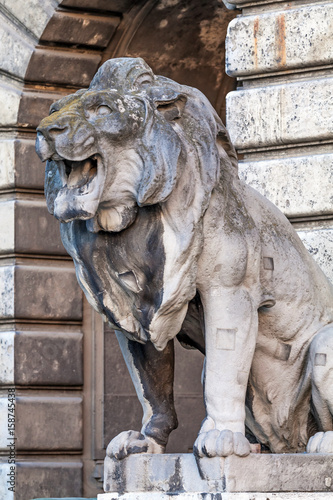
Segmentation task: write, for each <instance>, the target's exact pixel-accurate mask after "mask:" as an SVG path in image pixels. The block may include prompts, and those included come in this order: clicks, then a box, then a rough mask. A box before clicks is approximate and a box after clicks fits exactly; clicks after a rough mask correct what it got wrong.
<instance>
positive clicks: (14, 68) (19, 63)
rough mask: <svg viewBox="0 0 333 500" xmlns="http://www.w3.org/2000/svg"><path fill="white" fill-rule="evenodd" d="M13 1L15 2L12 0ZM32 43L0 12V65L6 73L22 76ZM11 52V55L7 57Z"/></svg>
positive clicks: (30, 53) (30, 52) (31, 49)
mask: <svg viewBox="0 0 333 500" xmlns="http://www.w3.org/2000/svg"><path fill="white" fill-rule="evenodd" d="M12 3H15V2H12ZM33 49H34V47H33V44H32V43H31V40H29V38H27V37H25V33H24V32H23V33H22V32H20V30H19V29H18V28H17V27H16V26H15V25H11V24H10V22H9V21H8V19H7V18H4V17H3V16H2V14H1V13H0V67H1V69H2V70H3V71H5V72H6V73H9V74H11V75H14V76H15V77H17V78H21V79H23V78H24V75H25V70H26V67H27V65H28V63H29V60H30V57H31V55H32V53H33ZM8 53H11V57H8Z"/></svg>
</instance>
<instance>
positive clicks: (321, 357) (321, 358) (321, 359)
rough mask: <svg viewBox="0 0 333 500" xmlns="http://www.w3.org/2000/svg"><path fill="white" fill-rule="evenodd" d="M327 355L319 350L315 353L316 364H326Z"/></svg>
mask: <svg viewBox="0 0 333 500" xmlns="http://www.w3.org/2000/svg"><path fill="white" fill-rule="evenodd" d="M326 363H327V356H326V354H324V353H321V352H317V354H316V355H315V366H326Z"/></svg>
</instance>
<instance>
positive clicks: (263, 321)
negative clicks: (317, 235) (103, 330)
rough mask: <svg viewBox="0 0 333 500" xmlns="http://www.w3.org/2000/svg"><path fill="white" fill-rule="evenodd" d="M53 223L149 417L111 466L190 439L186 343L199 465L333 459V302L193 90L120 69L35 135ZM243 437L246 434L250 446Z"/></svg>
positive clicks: (104, 70)
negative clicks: (184, 397) (315, 456)
mask: <svg viewBox="0 0 333 500" xmlns="http://www.w3.org/2000/svg"><path fill="white" fill-rule="evenodd" d="M37 152H38V154H39V156H40V158H41V159H42V160H43V161H45V160H47V164H46V182H45V192H46V198H47V204H48V209H49V211H50V212H51V213H53V214H54V215H55V217H57V219H59V221H60V222H61V234H62V240H63V243H64V245H65V247H66V249H67V251H68V252H69V254H70V255H71V256H72V258H73V260H74V263H75V268H76V274H77V279H78V281H79V283H80V286H81V287H82V289H83V290H84V292H85V294H86V296H87V298H88V300H89V302H90V303H91V304H92V306H93V307H94V308H95V309H96V310H97V311H99V312H100V313H101V314H102V315H103V316H104V317H105V319H106V320H107V321H108V322H109V323H110V324H111V325H112V326H113V328H114V329H115V330H116V335H117V338H118V341H119V344H120V347H121V350H122V353H123V355H124V358H125V361H126V363H127V366H128V369H129V372H130V374H131V377H132V379H133V383H134V386H135V388H136V391H137V395H138V398H139V400H140V402H141V404H142V407H143V420H142V429H141V431H140V432H136V431H133V430H130V431H125V432H122V433H121V434H119V435H118V436H117V437H115V438H114V439H113V440H112V441H111V443H110V444H109V446H108V449H107V454H108V455H109V456H111V457H116V458H123V457H125V456H126V455H128V454H131V453H138V452H152V453H160V452H163V451H164V450H165V446H166V443H167V440H168V436H169V434H170V432H171V431H172V430H173V429H174V428H176V426H177V417H176V413H175V408H174V401H173V371H174V355H173V339H174V338H175V337H177V339H178V340H179V341H180V342H181V343H182V344H183V345H184V346H185V347H188V348H196V349H199V350H200V351H202V352H203V353H205V356H206V358H205V366H204V376H203V380H204V399H205V405H206V418H205V420H204V421H203V423H202V426H201V429H200V433H199V435H198V438H197V440H196V442H195V444H194V452H195V454H196V455H197V456H198V457H202V456H208V457H214V456H223V457H224V456H228V455H231V454H236V455H239V456H246V455H248V454H249V453H250V444H249V440H248V437H249V438H251V439H252V440H253V439H254V438H255V439H256V440H257V442H259V443H261V444H262V445H265V446H266V447H268V448H269V449H270V450H271V451H272V452H279V453H280V452H283V453H284V452H301V451H304V450H305V449H306V447H307V450H308V451H309V452H329V453H332V452H333V432H332V412H333V290H332V286H331V285H330V283H329V282H328V280H327V279H326V277H325V276H324V274H323V273H322V272H321V270H320V269H319V268H318V266H317V265H316V264H315V262H314V261H313V260H312V258H311V257H310V255H309V254H308V252H307V251H306V250H305V248H304V247H303V245H302V243H301V241H300V239H299V238H298V236H297V234H296V233H295V231H294V230H293V228H292V227H291V225H290V224H289V222H288V221H287V219H286V218H285V217H284V215H283V214H282V213H281V212H280V211H279V210H278V209H277V208H276V207H275V206H274V205H272V203H270V202H269V201H268V200H266V199H265V198H264V197H262V196H261V195H260V194H259V193H257V192H256V191H255V190H253V189H251V188H250V187H249V186H247V185H245V184H244V183H243V182H241V181H240V179H239V178H238V174H237V158H236V153H235V150H234V148H233V146H232V144H231V142H230V140H229V136H228V133H227V131H226V129H225V127H224V126H223V124H222V122H221V120H220V119H219V117H218V116H217V114H216V112H215V111H214V109H213V108H212V106H211V105H210V104H209V102H208V100H207V99H206V98H205V97H204V96H203V95H202V94H201V92H199V91H198V90H196V89H193V88H190V87H187V86H184V85H179V84H177V83H176V82H174V81H172V80H169V79H168V78H164V77H162V76H156V75H154V74H153V72H152V70H151V69H150V68H149V66H148V65H147V64H146V63H145V62H144V61H143V60H142V59H132V58H120V59H113V60H109V61H107V62H106V63H105V64H104V65H103V66H102V67H101V68H100V69H99V71H98V72H97V74H96V76H95V77H94V79H93V81H92V83H91V85H90V87H89V88H88V89H87V90H80V91H78V92H76V93H75V94H73V95H70V96H68V97H64V98H63V99H60V100H59V101H58V102H56V103H55V104H53V105H52V106H51V110H50V115H49V116H48V117H47V118H45V119H44V120H43V121H42V122H41V124H40V125H39V127H38V137H37ZM245 434H246V436H247V437H246V436H245Z"/></svg>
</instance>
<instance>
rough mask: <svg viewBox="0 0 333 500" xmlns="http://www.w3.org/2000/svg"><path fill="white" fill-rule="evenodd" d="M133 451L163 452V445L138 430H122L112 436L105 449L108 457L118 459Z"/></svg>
mask: <svg viewBox="0 0 333 500" xmlns="http://www.w3.org/2000/svg"><path fill="white" fill-rule="evenodd" d="M133 453H164V447H163V446H161V445H159V444H158V443H156V441H154V440H153V439H152V438H150V437H147V436H144V435H143V434H141V433H140V432H137V431H124V432H121V433H120V434H118V436H116V437H115V438H113V439H112V441H110V443H109V444H108V447H107V449H106V455H107V456H108V457H110V458H117V459H118V460H122V459H123V458H125V457H127V456H128V455H131V454H133Z"/></svg>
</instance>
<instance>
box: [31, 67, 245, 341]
mask: <svg viewBox="0 0 333 500" xmlns="http://www.w3.org/2000/svg"><path fill="white" fill-rule="evenodd" d="M37 130H38V137H37V143H36V149H37V153H38V155H39V156H40V158H41V159H42V160H43V161H45V160H47V167H46V180H45V193H46V198H47V204H48V208H49V210H50V212H51V213H54V215H55V216H56V217H57V218H58V219H59V220H60V221H61V222H64V223H69V222H70V221H75V220H81V221H84V220H85V221H86V228H87V230H88V231H89V232H93V233H98V232H100V231H106V232H109V233H110V234H114V233H120V232H122V231H124V230H126V229H127V228H128V227H130V226H131V225H132V224H133V223H134V222H135V220H136V218H137V214H138V211H139V210H140V207H144V206H148V205H157V204H158V205H159V206H160V207H161V213H162V215H161V217H162V219H163V221H162V223H163V235H164V236H163V238H164V240H163V241H164V247H165V254H166V259H165V268H164V277H163V300H162V302H161V304H160V306H159V311H158V314H157V316H156V317H154V318H153V320H152V322H151V324H150V328H151V332H150V334H151V335H152V337H151V338H152V339H153V337H154V335H153V334H152V330H154V329H156V330H157V329H159V332H160V333H159V334H158V335H159V336H160V335H162V337H163V335H164V334H163V331H164V330H165V331H166V330H167V329H168V328H169V333H166V334H165V335H167V336H168V337H170V335H173V336H174V335H175V334H177V333H178V332H175V333H173V331H174V330H175V329H176V328H177V327H176V326H175V327H174V328H171V330H170V321H171V320H172V321H171V322H172V324H174V323H175V321H174V317H175V315H176V316H177V315H178V317H179V319H178V320H177V321H176V323H177V324H179V325H180V326H181V323H182V321H183V319H184V316H185V314H186V310H187V303H188V301H189V300H191V298H192V297H193V296H194V295H195V290H196V286H195V275H196V261H197V257H198V255H199V254H200V251H201V247H202V231H201V223H202V219H203V216H204V213H205V210H206V209H207V206H208V204H209V200H210V196H211V193H212V191H213V189H214V188H215V186H217V185H218V184H219V183H220V178H221V175H222V177H223V176H224V175H226V172H227V173H228V175H235V174H236V171H237V167H236V165H237V161H236V155H235V152H234V149H233V147H232V146H231V144H230V142H229V138H228V134H227V132H226V130H225V127H224V126H223V124H222V122H221V120H220V119H219V118H218V116H217V114H216V112H215V111H214V110H213V108H212V106H211V105H210V104H209V102H208V101H207V99H206V98H205V97H204V96H203V94H201V92H199V91H198V90H196V89H193V88H191V87H187V86H184V85H179V84H177V83H176V82H174V81H172V80H169V79H167V78H164V77H161V76H156V75H154V73H153V72H152V70H151V68H150V67H149V66H147V64H146V63H145V62H144V61H143V60H142V59H139V58H138V59H132V58H120V59H111V60H109V61H107V62H106V63H105V64H104V65H103V66H102V67H101V68H100V69H99V71H98V72H97V74H96V75H95V77H94V79H93V81H92V83H91V85H90V87H89V88H88V89H87V90H80V91H78V92H76V93H75V94H73V95H70V96H68V97H64V98H63V99H60V100H59V101H58V102H56V103H55V104H53V105H52V106H51V109H50V115H49V116H48V117H47V118H45V119H44V120H42V122H41V123H40V125H39V127H38V129H37ZM221 166H222V167H223V168H221ZM170 311H171V313H170ZM177 311H178V312H177ZM170 318H171V319H170ZM172 318H173V319H172ZM169 320H170V321H169ZM154 322H155V323H154ZM154 325H156V328H155V326H154ZM180 326H179V328H180ZM156 335H157V334H156ZM162 344H163V345H164V344H165V342H164V340H163V342H160V343H159V346H161V345H162Z"/></svg>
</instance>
